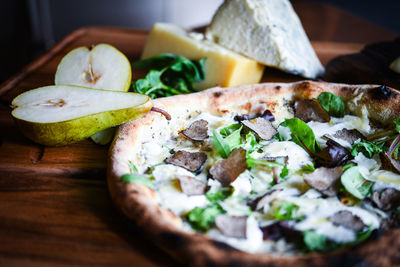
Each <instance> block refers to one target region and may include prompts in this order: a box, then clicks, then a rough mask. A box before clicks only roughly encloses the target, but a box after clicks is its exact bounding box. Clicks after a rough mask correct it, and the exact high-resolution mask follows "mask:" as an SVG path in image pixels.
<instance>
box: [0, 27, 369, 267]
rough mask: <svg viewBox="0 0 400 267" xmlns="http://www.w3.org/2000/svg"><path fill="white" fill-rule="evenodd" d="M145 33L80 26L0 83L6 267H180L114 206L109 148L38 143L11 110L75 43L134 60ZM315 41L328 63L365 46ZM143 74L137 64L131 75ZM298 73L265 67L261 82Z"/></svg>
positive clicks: (1, 229)
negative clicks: (109, 48)
mask: <svg viewBox="0 0 400 267" xmlns="http://www.w3.org/2000/svg"><path fill="white" fill-rule="evenodd" d="M146 38H147V32H144V31H137V30H130V29H121V28H104V27H91V28H83V29H79V30H77V31H75V32H73V33H71V34H70V35H68V36H67V37H65V38H64V39H63V40H62V41H60V42H59V43H58V44H57V45H56V46H54V47H53V48H52V49H51V50H49V51H48V52H47V53H45V54H44V55H43V56H41V57H40V58H38V59H37V60H35V61H34V62H32V63H31V64H29V65H28V66H27V67H25V68H24V69H23V70H22V71H21V72H20V73H18V74H17V75H16V76H14V77H12V78H10V79H9V80H8V81H6V82H5V83H3V84H2V85H1V86H0V129H1V131H0V240H1V242H0V265H7V266H10V265H15V266H21V265H39V266H46V265H48V266H57V265H72V264H79V265H90V264H95V265H120V264H122V265H128V264H131V265H136V266H174V265H176V262H174V260H172V259H171V258H170V257H169V256H168V255H166V254H165V253H164V252H163V251H161V250H160V249H158V248H157V246H156V245H155V244H153V243H152V241H151V240H148V239H147V237H146V236H145V235H144V234H143V233H142V232H141V231H140V229H138V228H137V227H136V226H135V225H133V224H132V223H130V222H128V221H127V220H126V219H125V218H124V217H123V216H121V214H119V213H118V212H117V210H116V209H115V208H114V207H113V205H112V202H111V200H110V198H109V195H108V190H107V186H106V180H105V173H106V164H107V150H108V147H107V146H99V145H95V144H94V143H92V142H91V141H89V140H85V141H82V142H79V143H77V144H74V145H69V146H64V147H58V148H53V147H44V146H41V145H37V144H34V143H33V142H31V141H29V140H28V139H26V138H24V137H23V136H22V134H21V133H20V132H19V131H18V129H17V128H16V127H15V125H14V124H13V121H12V117H11V115H10V112H11V109H10V107H9V104H10V102H11V100H12V99H13V98H14V97H15V96H16V95H18V94H20V93H21V92H24V91H26V90H29V89H33V88H36V87H40V86H45V85H51V84H53V83H54V74H55V70H56V67H57V65H58V63H59V62H60V60H61V58H62V57H63V56H64V55H65V54H66V53H67V52H68V51H70V50H71V49H73V48H75V47H78V46H82V45H85V46H91V45H94V44H97V43H109V44H112V45H114V46H115V47H117V48H118V49H120V50H121V51H122V52H123V53H124V54H126V55H127V57H128V58H129V59H130V60H136V59H138V58H139V57H140V54H141V51H142V48H143V46H144V44H145V41H146ZM312 44H313V46H314V48H315V50H316V52H317V54H318V56H319V57H320V59H321V61H322V62H323V63H324V64H325V63H326V62H327V61H329V60H330V59H331V58H333V57H335V56H338V55H341V54H346V53H353V52H356V51H358V50H360V49H361V47H362V45H361V44H357V43H334V42H323V41H319V42H312ZM141 75H143V73H138V72H135V70H133V79H137V78H138V77H139V76H141ZM299 79H300V78H299V77H297V76H293V75H288V74H285V73H283V72H280V71H277V70H273V69H267V70H266V72H265V76H264V79H263V81H295V80H299Z"/></svg>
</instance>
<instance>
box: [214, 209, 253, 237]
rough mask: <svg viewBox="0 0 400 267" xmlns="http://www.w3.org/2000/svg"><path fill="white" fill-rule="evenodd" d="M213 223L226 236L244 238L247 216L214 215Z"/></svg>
mask: <svg viewBox="0 0 400 267" xmlns="http://www.w3.org/2000/svg"><path fill="white" fill-rule="evenodd" d="M215 225H216V226H217V227H218V229H219V230H220V231H221V232H222V234H224V235H226V236H230V237H236V238H246V228H247V216H229V215H224V214H219V215H217V216H216V217H215Z"/></svg>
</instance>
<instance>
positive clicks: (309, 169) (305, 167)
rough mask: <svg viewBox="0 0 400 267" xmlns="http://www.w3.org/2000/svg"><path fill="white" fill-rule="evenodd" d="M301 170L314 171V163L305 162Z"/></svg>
mask: <svg viewBox="0 0 400 267" xmlns="http://www.w3.org/2000/svg"><path fill="white" fill-rule="evenodd" d="M301 171H303V172H306V173H309V172H313V171H315V167H314V165H311V164H307V165H304V166H303V167H302V168H301Z"/></svg>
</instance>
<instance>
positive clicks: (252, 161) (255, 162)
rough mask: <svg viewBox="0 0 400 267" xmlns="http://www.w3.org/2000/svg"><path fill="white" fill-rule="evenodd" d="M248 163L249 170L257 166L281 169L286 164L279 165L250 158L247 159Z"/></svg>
mask: <svg viewBox="0 0 400 267" xmlns="http://www.w3.org/2000/svg"><path fill="white" fill-rule="evenodd" d="M246 163H247V167H248V168H252V167H254V166H256V165H264V166H267V167H269V168H273V167H281V166H282V165H284V164H282V163H278V162H272V161H266V160H259V159H255V158H252V157H250V156H248V157H247V158H246Z"/></svg>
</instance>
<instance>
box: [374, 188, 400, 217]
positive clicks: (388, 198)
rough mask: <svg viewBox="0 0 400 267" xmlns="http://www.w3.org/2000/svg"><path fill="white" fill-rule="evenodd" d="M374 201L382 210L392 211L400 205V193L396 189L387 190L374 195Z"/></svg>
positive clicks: (376, 192)
mask: <svg viewBox="0 0 400 267" xmlns="http://www.w3.org/2000/svg"><path fill="white" fill-rule="evenodd" d="M372 201H373V202H374V203H375V204H376V206H378V208H380V209H381V210H385V211H386V210H391V209H394V208H397V207H398V206H399V205H400V191H398V190H396V189H394V188H390V187H389V188H385V189H383V190H382V191H380V192H378V191H375V192H374V193H373V194H372Z"/></svg>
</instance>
